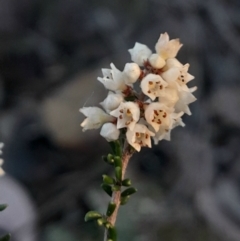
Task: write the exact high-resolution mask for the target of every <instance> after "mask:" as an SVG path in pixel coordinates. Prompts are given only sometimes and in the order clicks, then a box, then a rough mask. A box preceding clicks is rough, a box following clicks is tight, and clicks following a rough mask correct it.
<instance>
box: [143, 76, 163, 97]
mask: <svg viewBox="0 0 240 241" xmlns="http://www.w3.org/2000/svg"><path fill="white" fill-rule="evenodd" d="M167 85H168V84H167V83H166V82H165V81H164V80H163V79H162V77H161V76H159V75H156V74H148V75H147V76H145V77H144V78H143V79H142V81H141V89H142V92H143V93H144V94H145V95H147V96H148V97H149V98H151V100H155V99H156V97H160V96H163V95H164V91H165V87H166V86H167Z"/></svg>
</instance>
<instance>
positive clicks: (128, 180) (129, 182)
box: [122, 178, 132, 187]
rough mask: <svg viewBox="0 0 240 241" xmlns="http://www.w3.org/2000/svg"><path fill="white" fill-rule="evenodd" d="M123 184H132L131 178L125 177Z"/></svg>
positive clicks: (127, 185)
mask: <svg viewBox="0 0 240 241" xmlns="http://www.w3.org/2000/svg"><path fill="white" fill-rule="evenodd" d="M122 185H123V186H125V187H130V186H131V185H132V183H131V180H130V179H129V178H127V179H124V180H123V181H122Z"/></svg>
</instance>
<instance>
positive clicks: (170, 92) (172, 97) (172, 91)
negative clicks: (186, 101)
mask: <svg viewBox="0 0 240 241" xmlns="http://www.w3.org/2000/svg"><path fill="white" fill-rule="evenodd" d="M178 100H179V94H178V88H177V84H176V83H171V84H168V86H167V87H166V88H165V93H164V95H163V96H161V97H159V100H158V101H159V102H161V103H163V104H165V105H166V106H167V107H174V106H175V104H176V103H177V102H178Z"/></svg>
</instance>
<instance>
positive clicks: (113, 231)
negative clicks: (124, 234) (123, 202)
mask: <svg viewBox="0 0 240 241" xmlns="http://www.w3.org/2000/svg"><path fill="white" fill-rule="evenodd" d="M108 237H109V238H110V239H112V240H113V241H116V240H117V230H116V228H115V227H110V228H109V229H108Z"/></svg>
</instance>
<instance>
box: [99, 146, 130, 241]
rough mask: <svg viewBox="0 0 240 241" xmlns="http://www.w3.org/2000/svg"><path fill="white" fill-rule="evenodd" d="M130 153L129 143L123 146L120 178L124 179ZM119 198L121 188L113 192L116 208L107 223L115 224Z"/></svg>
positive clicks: (106, 237) (105, 239)
mask: <svg viewBox="0 0 240 241" xmlns="http://www.w3.org/2000/svg"><path fill="white" fill-rule="evenodd" d="M132 155H133V153H132V152H131V151H130V149H129V145H128V144H127V145H126V146H125V148H124V151H123V155H122V180H123V179H124V176H125V173H126V169H127V165H128V162H129V160H130V158H131V156H132ZM120 200H121V190H120V191H115V192H113V194H112V200H111V201H112V202H114V203H115V204H116V208H115V210H114V212H113V214H112V215H111V216H110V217H108V219H107V221H108V222H109V223H111V224H112V226H114V225H115V222H116V219H117V215H118V210H119V207H120ZM107 239H108V230H107V229H105V232H104V241H107Z"/></svg>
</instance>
